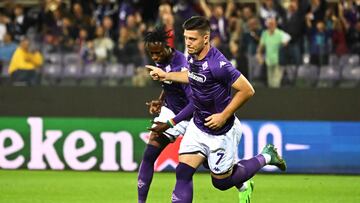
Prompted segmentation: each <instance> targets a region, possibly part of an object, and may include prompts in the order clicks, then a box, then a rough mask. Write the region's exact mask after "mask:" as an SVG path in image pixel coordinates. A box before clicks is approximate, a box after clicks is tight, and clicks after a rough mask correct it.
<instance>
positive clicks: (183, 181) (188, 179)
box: [171, 162, 196, 203]
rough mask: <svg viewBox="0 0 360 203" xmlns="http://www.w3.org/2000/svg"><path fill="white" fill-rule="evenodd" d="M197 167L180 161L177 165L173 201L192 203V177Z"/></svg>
mask: <svg viewBox="0 0 360 203" xmlns="http://www.w3.org/2000/svg"><path fill="white" fill-rule="evenodd" d="M195 171H196V169H195V168H193V167H191V166H189V165H187V164H184V163H181V162H180V163H179V165H178V166H177V167H176V185H175V189H174V191H173V194H172V197H171V202H173V203H191V202H192V198H193V182H192V177H193V175H194V173H195Z"/></svg>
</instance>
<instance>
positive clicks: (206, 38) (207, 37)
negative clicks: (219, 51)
mask: <svg viewBox="0 0 360 203" xmlns="http://www.w3.org/2000/svg"><path fill="white" fill-rule="evenodd" d="M204 41H205V44H206V45H207V44H209V42H210V35H209V34H205V35H204Z"/></svg>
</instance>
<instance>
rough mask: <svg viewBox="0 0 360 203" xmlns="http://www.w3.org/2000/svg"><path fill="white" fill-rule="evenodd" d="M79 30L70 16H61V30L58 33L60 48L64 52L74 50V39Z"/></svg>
mask: <svg viewBox="0 0 360 203" xmlns="http://www.w3.org/2000/svg"><path fill="white" fill-rule="evenodd" d="M78 32H79V30H78V29H77V27H76V26H75V25H74V24H73V22H72V21H71V18H70V17H68V16H64V17H63V18H62V25H61V31H60V34H59V43H60V46H61V49H62V50H63V51H64V52H73V51H76V48H75V47H74V45H75V40H76V37H77V35H78Z"/></svg>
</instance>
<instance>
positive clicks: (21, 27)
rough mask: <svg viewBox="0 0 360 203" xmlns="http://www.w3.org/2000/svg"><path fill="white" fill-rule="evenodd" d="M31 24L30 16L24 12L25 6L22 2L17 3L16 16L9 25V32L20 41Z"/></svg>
mask: <svg viewBox="0 0 360 203" xmlns="http://www.w3.org/2000/svg"><path fill="white" fill-rule="evenodd" d="M30 26H31V22H30V20H29V18H28V17H27V16H26V15H25V13H24V8H23V6H22V5H21V4H17V5H15V8H14V18H13V19H12V20H11V22H10V23H9V24H8V25H7V28H8V32H9V33H10V34H11V35H12V36H13V38H14V40H15V41H17V42H19V41H20V39H21V38H22V37H24V36H25V34H26V31H27V30H28V28H29V27H30Z"/></svg>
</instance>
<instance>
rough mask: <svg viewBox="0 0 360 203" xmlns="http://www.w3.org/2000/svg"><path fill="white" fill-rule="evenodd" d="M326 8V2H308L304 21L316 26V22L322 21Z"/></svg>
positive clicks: (314, 0) (315, 0)
mask: <svg viewBox="0 0 360 203" xmlns="http://www.w3.org/2000/svg"><path fill="white" fill-rule="evenodd" d="M326 8H327V3H326V0H310V5H309V7H308V9H307V14H306V20H310V22H311V24H312V26H316V24H317V22H319V21H323V20H324V17H325V12H326Z"/></svg>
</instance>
